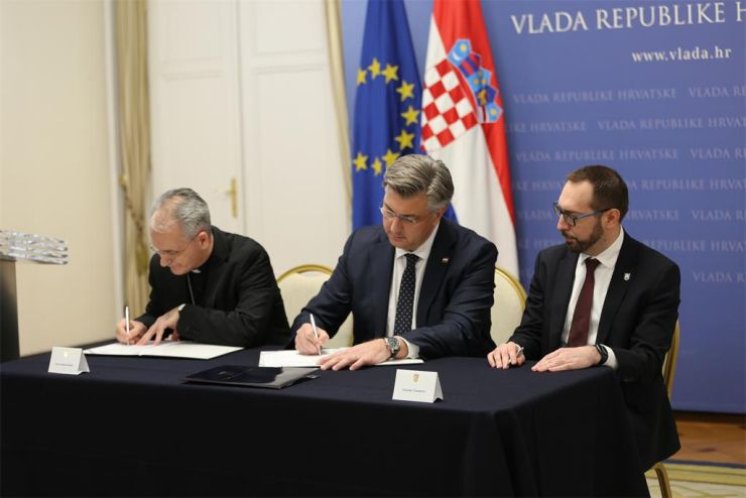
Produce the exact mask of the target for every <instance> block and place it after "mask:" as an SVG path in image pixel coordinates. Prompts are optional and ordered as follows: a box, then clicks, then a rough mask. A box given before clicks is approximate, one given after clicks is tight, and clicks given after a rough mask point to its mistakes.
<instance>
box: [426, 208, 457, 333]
mask: <svg viewBox="0 0 746 498" xmlns="http://www.w3.org/2000/svg"><path fill="white" fill-rule="evenodd" d="M455 243H456V238H455V236H454V234H453V231H452V230H451V226H450V225H449V222H448V221H447V220H441V222H440V226H439V227H438V233H437V234H435V240H434V241H433V247H432V249H430V257H429V258H428V260H427V266H426V267H425V275H424V276H423V278H422V286H421V287H420V298H419V300H418V301H417V326H418V327H421V326H422V325H424V324H426V323H427V314H428V312H429V311H430V307H431V306H432V304H433V301H434V300H435V297H436V296H437V294H438V291H439V290H440V288H441V285H442V283H443V279H444V278H445V276H446V273H447V272H448V266H449V265H450V262H451V260H452V259H453V256H454V255H453V254H452V253H453V248H454V245H455Z"/></svg>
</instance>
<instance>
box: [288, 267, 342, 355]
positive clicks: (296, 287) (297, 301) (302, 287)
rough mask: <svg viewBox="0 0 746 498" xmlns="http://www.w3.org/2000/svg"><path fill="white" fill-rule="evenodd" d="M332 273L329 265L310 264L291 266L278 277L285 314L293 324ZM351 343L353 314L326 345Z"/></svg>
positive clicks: (334, 346) (335, 346) (338, 345)
mask: <svg viewBox="0 0 746 498" xmlns="http://www.w3.org/2000/svg"><path fill="white" fill-rule="evenodd" d="M331 274H332V270H331V268H329V267H327V266H324V265H315V264H310V265H300V266H296V267H295V268H291V269H289V270H288V271H286V272H285V273H283V274H282V275H280V276H279V277H278V278H277V285H278V286H279V287H280V293H281V294H282V300H283V302H284V303H285V314H286V315H287V317H288V322H289V323H290V324H291V325H292V323H293V320H295V317H297V316H298V314H299V313H300V312H301V310H302V309H303V307H304V306H305V305H306V304H308V301H310V300H311V298H313V297H314V296H315V295H316V294H318V292H319V289H321V286H322V285H323V284H324V282H326V281H327V280H329V275H331ZM351 345H352V316H349V317H347V320H345V322H344V323H343V324H342V326H340V327H339V330H338V331H337V333H336V334H335V335H334V337H332V338H331V339H330V340H329V342H328V343H327V344H326V347H329V348H339V347H344V346H351Z"/></svg>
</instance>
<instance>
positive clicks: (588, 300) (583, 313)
mask: <svg viewBox="0 0 746 498" xmlns="http://www.w3.org/2000/svg"><path fill="white" fill-rule="evenodd" d="M598 264H599V261H598V260H597V259H593V258H588V259H586V260H585V282H583V287H582V288H581V289H580V295H579V296H578V302H577V304H576V305H575V313H574V314H573V315H572V325H571V326H570V335H569V337H568V338H567V345H568V346H570V347H575V346H586V345H587V344H588V329H589V328H590V326H591V308H592V307H593V286H594V284H595V283H596V280H595V278H594V277H593V273H594V272H595V271H596V267H597V266H598Z"/></svg>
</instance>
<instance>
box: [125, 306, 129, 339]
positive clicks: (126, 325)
mask: <svg viewBox="0 0 746 498" xmlns="http://www.w3.org/2000/svg"><path fill="white" fill-rule="evenodd" d="M124 333H125V334H127V346H129V345H130V307H129V306H125V307H124Z"/></svg>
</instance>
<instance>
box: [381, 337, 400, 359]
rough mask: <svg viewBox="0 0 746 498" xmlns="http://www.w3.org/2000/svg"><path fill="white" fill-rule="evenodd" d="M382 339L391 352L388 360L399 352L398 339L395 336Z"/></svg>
mask: <svg viewBox="0 0 746 498" xmlns="http://www.w3.org/2000/svg"><path fill="white" fill-rule="evenodd" d="M383 340H384V342H386V347H387V348H389V353H391V356H389V360H393V359H394V358H396V354H397V353H398V352H399V340H398V339H397V338H396V337H384V339H383Z"/></svg>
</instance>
